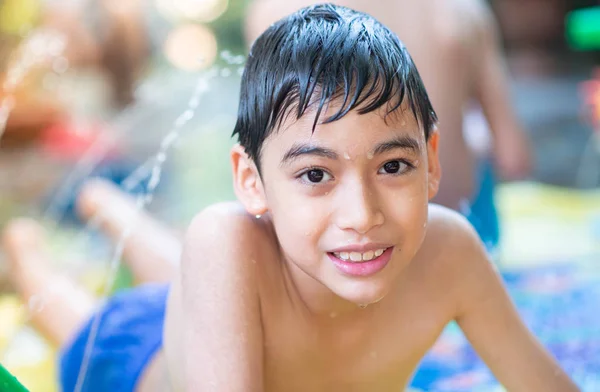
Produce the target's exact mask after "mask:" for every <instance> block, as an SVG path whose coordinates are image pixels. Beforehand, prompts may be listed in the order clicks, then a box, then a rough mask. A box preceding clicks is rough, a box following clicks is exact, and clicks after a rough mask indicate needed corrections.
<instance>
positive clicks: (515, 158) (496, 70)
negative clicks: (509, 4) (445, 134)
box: [472, 0, 531, 180]
mask: <svg viewBox="0 0 600 392" xmlns="http://www.w3.org/2000/svg"><path fill="white" fill-rule="evenodd" d="M475 2H477V3H478V4H477V6H475V7H473V8H472V10H473V12H476V13H477V15H476V16H475V17H476V19H477V20H478V22H479V23H478V30H479V37H480V38H479V50H477V51H476V53H478V57H477V58H476V59H474V61H476V62H477V63H478V64H479V72H478V75H477V78H476V85H475V94H476V97H477V99H478V100H479V102H480V105H481V107H482V109H483V112H484V115H485V117H486V119H487V122H488V124H489V125H490V128H491V131H492V137H493V142H494V147H493V148H494V150H493V151H494V159H495V164H496V167H497V169H498V171H499V174H500V176H501V177H502V178H504V179H506V180H519V179H523V178H526V177H527V176H528V175H529V174H530V171H531V151H530V144H529V140H528V138H527V136H526V134H525V132H524V131H523V129H522V127H521V124H520V122H519V120H518V118H517V114H516V112H515V110H514V108H513V107H512V102H511V98H510V91H509V79H508V72H507V67H506V63H505V60H504V57H503V55H502V51H501V47H500V37H499V31H498V27H497V24H496V20H495V18H494V16H493V14H492V12H491V10H490V9H489V8H487V6H486V5H485V4H483V2H481V1H479V0H476V1H475Z"/></svg>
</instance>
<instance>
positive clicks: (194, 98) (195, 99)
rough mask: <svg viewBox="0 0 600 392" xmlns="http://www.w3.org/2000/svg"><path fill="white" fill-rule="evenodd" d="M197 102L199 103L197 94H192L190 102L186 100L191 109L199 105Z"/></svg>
mask: <svg viewBox="0 0 600 392" xmlns="http://www.w3.org/2000/svg"><path fill="white" fill-rule="evenodd" d="M199 104H200V97H198V96H193V97H192V98H191V99H190V102H188V106H189V107H190V108H191V109H196V108H197V107H198V105H199Z"/></svg>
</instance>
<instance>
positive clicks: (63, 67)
mask: <svg viewBox="0 0 600 392" xmlns="http://www.w3.org/2000/svg"><path fill="white" fill-rule="evenodd" d="M68 69H69V60H68V59H66V58H64V57H58V58H56V59H54V61H53V62H52V70H53V71H54V72H56V73H59V74H62V73H65V72H67V70H68Z"/></svg>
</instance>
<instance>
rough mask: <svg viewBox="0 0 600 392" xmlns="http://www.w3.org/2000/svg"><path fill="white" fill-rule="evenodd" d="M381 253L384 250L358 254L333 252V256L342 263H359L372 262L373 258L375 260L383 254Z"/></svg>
mask: <svg viewBox="0 0 600 392" xmlns="http://www.w3.org/2000/svg"><path fill="white" fill-rule="evenodd" d="M383 252H385V249H377V250H376V251H372V250H369V251H366V252H364V253H360V252H334V255H335V257H337V258H338V259H342V260H344V261H352V262H359V261H370V260H373V259H374V258H377V257H379V256H381V255H382V254H383Z"/></svg>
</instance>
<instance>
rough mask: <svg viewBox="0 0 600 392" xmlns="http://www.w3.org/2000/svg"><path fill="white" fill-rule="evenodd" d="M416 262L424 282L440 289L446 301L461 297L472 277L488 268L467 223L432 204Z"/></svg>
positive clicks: (482, 246)
mask: <svg viewBox="0 0 600 392" xmlns="http://www.w3.org/2000/svg"><path fill="white" fill-rule="evenodd" d="M415 261H416V262H415V263H414V264H415V265H418V266H419V268H420V269H421V270H422V272H421V274H422V275H423V276H424V277H426V279H427V281H431V283H432V285H433V287H437V288H439V289H440V290H443V291H444V293H445V295H446V296H448V299H451V298H452V299H457V297H460V296H461V295H462V293H464V291H465V290H466V289H467V286H468V285H469V283H468V282H469V281H470V280H471V278H473V277H474V275H475V274H479V273H481V271H482V268H483V269H484V270H486V269H488V268H490V266H491V263H490V261H489V259H488V256H487V253H486V250H485V247H484V245H483V243H482V242H481V240H480V239H479V236H478V234H477V232H476V231H475V229H474V228H473V226H472V225H471V224H470V223H469V221H468V220H467V219H466V218H465V217H464V216H462V215H461V214H459V213H458V212H456V211H453V210H451V209H448V208H446V207H443V206H439V205H435V204H431V205H430V207H429V219H428V226H427V234H426V235H425V240H424V241H423V245H422V246H421V250H420V251H419V252H418V253H417V255H416V260H415ZM457 300H458V299H457ZM454 302H456V301H454Z"/></svg>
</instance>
